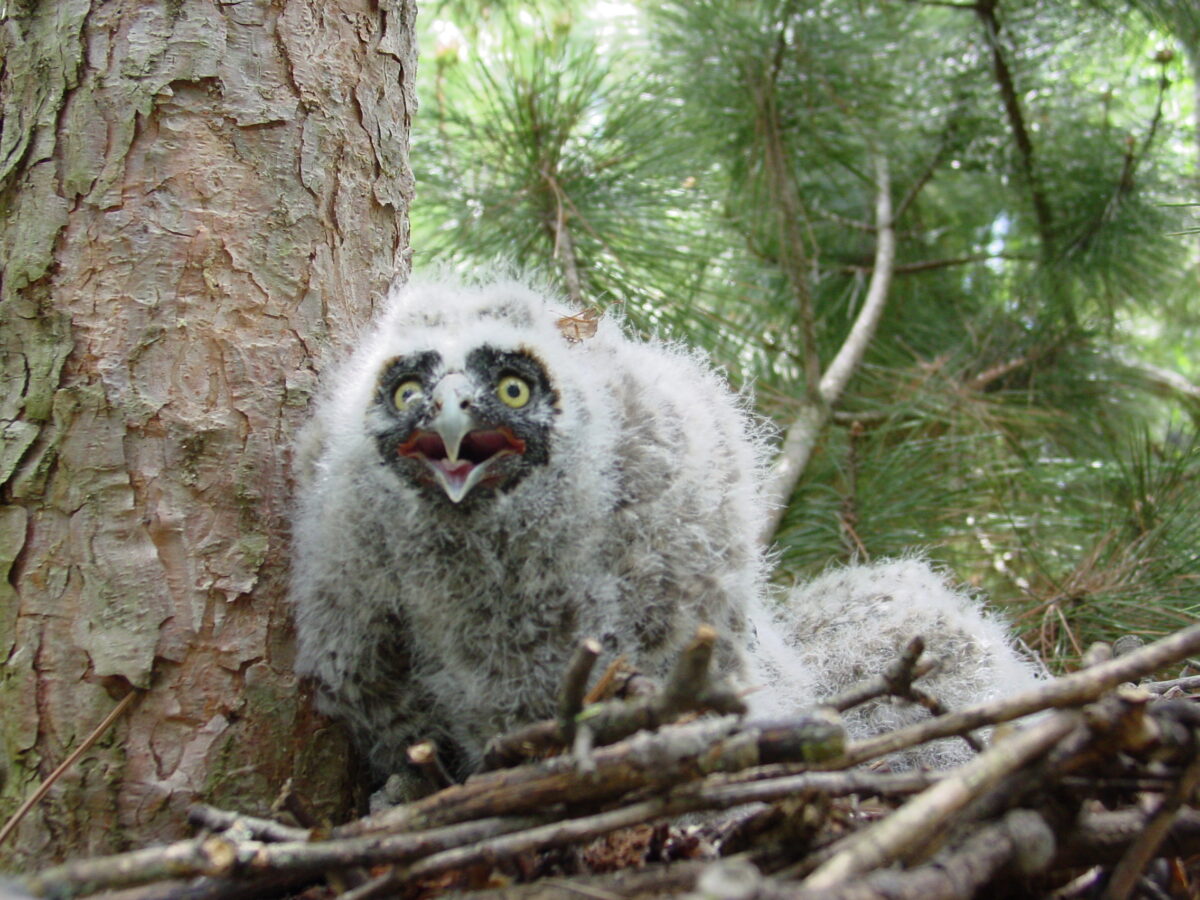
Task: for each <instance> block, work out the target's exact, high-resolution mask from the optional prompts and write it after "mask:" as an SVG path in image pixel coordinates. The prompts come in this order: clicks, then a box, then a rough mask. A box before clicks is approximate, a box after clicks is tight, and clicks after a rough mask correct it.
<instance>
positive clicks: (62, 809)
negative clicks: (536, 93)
mask: <svg viewBox="0 0 1200 900" xmlns="http://www.w3.org/2000/svg"><path fill="white" fill-rule="evenodd" d="M415 14H416V9H415V4H414V3H413V0H380V2H378V3H374V2H370V0H320V2H318V0H276V2H268V0H251V2H242V3H233V4H230V3H221V2H217V0H142V2H137V3H133V2H120V0H119V2H99V0H57V2H48V0H25V2H14V3H8V4H0V103H2V116H3V118H2V120H0V265H2V272H0V347H2V348H3V354H2V357H0V358H2V365H3V380H2V382H0V429H2V431H3V445H2V447H0V490H2V491H3V494H2V499H3V505H2V506H0V575H3V576H4V577H2V578H0V660H3V661H4V666H3V669H2V670H0V710H2V711H3V713H2V715H0V767H3V772H0V776H2V777H0V782H2V783H0V821H2V820H3V819H4V818H7V816H8V815H9V814H11V813H12V811H13V810H14V809H15V808H16V807H17V806H18V805H19V804H20V802H21V801H22V799H23V798H25V797H26V796H28V795H29V794H30V793H31V792H32V790H33V789H34V787H35V786H36V785H37V783H38V782H39V781H40V780H41V779H42V778H43V777H44V776H45V775H46V774H47V773H49V772H50V771H51V770H52V769H53V768H54V767H55V766H56V765H57V764H58V763H59V762H60V761H61V760H62V759H63V758H64V757H66V756H67V754H68V753H69V752H70V751H71V749H72V748H73V747H75V746H77V745H78V744H79V743H80V742H81V741H82V740H83V739H84V738H85V737H86V736H87V734H88V733H89V731H91V729H92V728H93V726H95V725H96V723H98V722H100V720H101V719H102V718H103V717H104V715H105V714H106V713H107V712H108V711H109V710H111V709H112V708H113V706H114V705H115V703H116V702H117V700H119V699H120V697H121V696H122V695H123V694H124V693H125V692H127V691H128V690H130V689H132V688H137V689H140V690H141V691H143V692H144V693H143V694H142V695H141V696H140V697H139V698H138V699H137V701H136V703H134V705H133V706H132V707H131V708H130V710H129V711H128V712H127V713H126V714H125V715H124V716H123V717H122V718H121V720H120V721H118V722H117V723H116V725H115V726H114V727H113V729H112V730H111V731H110V732H109V733H108V734H107V735H105V736H104V737H103V738H102V739H101V740H100V741H99V742H98V743H97V745H96V746H95V747H93V748H92V749H91V750H89V751H88V752H87V753H86V754H85V755H84V757H83V758H82V759H81V760H80V762H79V763H78V764H77V765H75V766H74V767H73V768H72V770H71V771H70V772H69V773H67V774H66V776H65V777H64V778H62V779H61V780H60V781H59V782H58V783H56V784H55V786H54V787H53V789H52V790H51V792H50V793H49V795H48V796H47V797H46V798H45V799H44V800H43V801H41V802H40V803H39V804H38V805H37V806H36V807H35V808H34V809H33V810H32V812H31V813H30V815H29V816H28V817H27V818H26V819H25V820H24V821H23V823H22V825H21V826H20V828H19V829H18V830H17V831H16V833H15V834H14V835H13V837H11V838H10V839H9V841H8V843H7V844H6V845H5V846H4V847H0V861H3V862H4V864H6V865H20V864H21V863H22V862H23V861H25V860H28V859H30V858H33V857H36V858H37V859H38V862H39V864H42V865H44V864H45V863H46V862H47V861H49V860H51V859H57V858H63V857H65V856H68V855H73V854H79V853H91V852H100V851H112V850H119V849H123V848H125V847H127V846H129V845H131V844H134V843H140V842H144V841H147V840H152V839H167V838H172V837H175V836H178V835H180V834H181V833H183V832H185V831H186V821H185V816H184V809H185V808H186V807H187V806H188V805H189V804H190V803H192V802H194V801H195V800H198V799H205V800H208V801H211V802H213V803H216V804H220V805H226V806H233V807H236V808H238V809H244V810H245V811H246V812H255V811H258V812H260V813H265V812H266V811H267V807H268V805H269V804H270V802H271V800H272V799H273V798H274V797H275V796H276V794H277V793H278V791H279V790H280V788H281V787H282V785H283V784H284V782H285V781H286V780H287V779H288V778H293V779H294V780H295V784H296V785H297V786H298V788H299V790H300V791H301V792H302V793H304V794H305V795H306V796H307V797H308V798H309V799H310V800H311V801H313V802H314V803H317V804H318V809H319V810H320V811H321V812H322V813H323V814H324V815H329V816H333V815H337V814H338V812H339V809H338V805H339V804H343V805H344V804H345V803H346V802H347V798H348V797H349V794H350V788H351V784H352V780H353V776H352V773H351V771H350V767H349V766H348V765H347V759H348V751H347V747H346V744H345V742H344V738H343V737H342V736H341V735H340V732H339V731H338V730H337V729H336V728H335V727H332V726H331V725H330V723H328V722H326V721H324V720H322V719H320V718H319V717H317V716H315V715H314V714H313V713H312V712H311V710H310V708H309V705H308V702H307V698H306V697H305V695H304V691H303V685H297V683H296V682H295V679H294V677H293V676H292V673H291V655H292V640H291V630H290V624H289V618H290V617H289V610H288V609H287V606H286V603H285V582H286V571H287V510H288V503H289V480H288V467H287V466H288V459H287V456H288V451H287V448H288V446H289V443H290V439H291V436H292V435H293V434H294V432H295V430H296V428H297V426H298V424H299V422H300V420H301V419H302V418H303V416H304V410H305V406H306V404H307V400H308V398H309V396H310V394H311V393H312V391H313V389H314V385H315V380H316V373H317V372H318V371H319V369H320V367H321V361H322V359H323V358H324V357H325V355H326V354H327V352H328V350H329V348H330V347H333V346H336V345H338V344H339V343H342V342H345V341H346V340H348V338H349V336H350V331H351V329H353V328H354V327H355V325H356V324H357V323H359V322H361V321H363V320H364V319H365V318H366V317H367V316H369V314H370V312H371V306H372V303H373V300H374V298H375V297H377V296H379V295H380V294H381V292H382V291H383V290H384V289H385V288H386V286H387V284H388V282H389V281H390V279H391V277H392V276H393V274H394V273H395V272H397V271H398V270H399V271H404V269H405V268H406V265H407V249H406V248H407V243H408V219H407V210H408V202H409V198H410V196H411V175H410V172H409V168H408V158H407V136H408V125H409V117H410V115H411V113H412V111H413V110H414V108H415V100H414V95H413V76H414V74H415V48H414V44H413V20H414V17H415Z"/></svg>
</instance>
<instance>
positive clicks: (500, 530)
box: [292, 281, 764, 774]
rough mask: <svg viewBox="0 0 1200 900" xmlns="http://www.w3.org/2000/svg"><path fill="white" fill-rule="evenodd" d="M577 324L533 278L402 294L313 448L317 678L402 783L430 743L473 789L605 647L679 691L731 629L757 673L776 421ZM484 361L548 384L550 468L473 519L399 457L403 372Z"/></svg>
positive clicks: (309, 446) (715, 381) (342, 378)
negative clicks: (765, 483)
mask: <svg viewBox="0 0 1200 900" xmlns="http://www.w3.org/2000/svg"><path fill="white" fill-rule="evenodd" d="M574 312H575V311H573V310H570V309H568V308H566V307H559V306H557V305H556V304H554V303H553V302H549V301H547V300H545V299H544V298H543V297H542V296H541V295H540V294H539V293H537V292H535V291H534V290H532V289H530V288H529V287H527V286H525V285H524V284H521V283H518V282H515V281H508V282H498V283H492V284H485V285H473V284H466V283H455V282H449V283H448V282H435V283H425V284H421V283H416V284H413V285H411V286H409V287H406V288H402V289H397V290H394V291H393V292H392V294H391V295H390V296H389V298H388V302H387V307H386V309H385V311H384V313H383V314H382V316H381V317H380V318H379V320H378V322H377V323H376V325H375V326H374V327H373V328H372V330H371V331H370V332H369V334H367V335H366V336H365V339H364V340H363V341H362V342H361V343H360V345H359V346H358V348H357V350H356V351H355V352H354V354H353V355H352V357H351V358H350V359H349V361H348V362H347V363H346V364H345V365H344V366H343V367H342V368H341V369H340V371H338V372H337V373H336V374H335V375H334V376H333V377H332V378H331V379H329V381H328V382H327V384H328V386H327V388H326V390H325V392H324V395H323V397H322V398H321V399H319V401H318V403H317V405H316V407H315V413H314V416H313V419H312V422H311V423H310V425H309V427H308V429H307V430H306V433H305V435H304V436H303V437H302V439H301V448H300V450H299V453H298V455H299V460H298V466H297V470H298V481H299V485H298V488H299V491H298V494H299V497H298V507H297V513H296V516H295V525H294V553H293V577H292V598H293V601H294V603H295V606H296V621H297V630H298V642H299V648H298V657H297V670H298V671H299V672H300V673H301V674H305V675H311V676H314V677H315V679H316V681H317V682H318V684H319V686H320V689H321V698H322V706H323V708H324V709H325V710H326V711H328V712H330V713H333V714H335V715H338V716H340V717H342V718H343V719H345V720H346V721H347V722H348V723H349V724H350V725H351V727H352V729H353V730H354V731H355V732H356V735H357V737H358V738H359V741H360V743H361V744H362V746H363V747H364V748H365V750H366V751H367V754H368V756H369V759H370V761H371V763H372V764H373V766H374V767H375V768H376V770H377V771H379V772H381V773H387V772H391V771H396V770H398V769H400V768H402V767H403V763H404V754H405V750H406V748H407V746H408V745H409V744H410V743H412V742H414V741H416V740H420V739H425V738H434V739H435V740H437V741H438V742H439V746H440V747H441V749H442V750H443V752H444V753H446V754H447V755H448V762H450V763H451V765H452V767H453V768H455V769H457V770H458V772H459V774H462V773H465V772H466V771H468V770H469V769H470V768H471V767H472V766H473V765H474V764H475V763H476V762H477V761H478V758H479V755H480V753H481V751H482V748H483V746H484V743H485V742H486V741H487V740H488V738H490V737H491V736H493V735H495V734H497V733H499V732H501V731H503V730H505V729H508V728H511V727H513V726H515V725H518V724H523V723H525V722H529V721H532V720H535V719H538V718H542V717H546V716H549V715H552V714H553V709H554V696H555V690H556V687H557V685H558V682H559V680H560V678H561V676H562V672H563V669H564V668H565V665H566V662H567V659H568V658H569V655H570V653H571V652H572V650H573V649H574V647H575V646H576V644H577V643H578V642H579V641H580V640H581V639H582V638H584V637H596V638H598V639H599V640H601V642H602V644H603V646H604V647H605V649H606V652H607V653H608V654H609V656H610V657H611V656H613V655H616V654H626V655H628V656H629V658H630V660H631V661H632V662H634V663H635V664H636V665H637V666H639V667H640V668H641V669H642V670H643V671H646V672H647V673H649V674H650V675H661V674H662V673H663V672H664V670H665V669H666V668H667V667H668V666H669V665H670V663H671V661H672V660H673V659H674V657H675V655H676V654H677V652H678V650H679V649H680V648H681V646H682V645H683V644H684V643H686V641H687V640H688V639H689V638H690V637H691V635H692V633H693V632H694V629H695V627H696V625H698V624H699V623H701V622H708V623H712V624H714V625H716V626H717V628H718V629H719V630H720V631H721V633H722V634H723V635H725V640H724V643H723V646H722V647H721V649H720V652H719V663H720V666H721V668H722V669H723V670H724V671H726V672H727V673H731V674H736V673H737V672H739V671H740V670H741V668H742V660H741V657H740V653H739V650H738V647H739V645H740V642H741V638H742V635H743V631H744V627H745V622H744V609H745V599H746V598H748V597H753V596H756V595H757V594H758V593H759V591H760V588H761V583H762V579H763V561H762V557H761V555H760V554H759V553H758V551H757V549H756V547H755V544H754V541H753V539H752V536H753V535H754V534H756V533H757V531H758V528H759V522H760V516H761V508H762V507H761V502H760V498H759V496H758V491H759V488H760V484H761V477H760V474H761V468H762V464H763V454H764V444H763V442H762V441H761V440H760V439H759V438H758V437H757V434H758V426H756V425H755V423H754V421H753V420H752V418H751V417H750V416H749V414H748V413H747V411H746V406H745V404H744V403H743V402H742V400H741V399H740V398H739V397H737V396H736V395H734V394H733V393H731V392H730V391H729V390H728V388H727V387H726V386H725V384H724V382H723V381H722V379H721V378H720V376H719V375H718V374H717V373H715V372H714V371H713V370H712V369H711V367H710V366H709V365H708V364H707V363H705V362H704V361H702V360H701V359H699V358H698V357H697V356H695V355H694V354H692V353H690V352H688V351H686V350H684V349H682V348H679V347H676V346H673V345H667V344H663V343H659V342H645V343H643V342H638V341H634V340H630V339H629V338H627V337H626V336H625V335H624V333H623V332H622V330H621V328H620V327H619V326H618V325H617V324H616V323H614V322H612V321H607V320H606V321H601V322H600V323H599V326H598V329H597V331H596V333H595V334H594V335H593V336H591V337H589V338H587V339H586V340H583V341H579V342H576V343H571V342H569V341H568V340H567V339H566V337H565V336H564V334H563V332H562V330H560V328H559V327H558V324H557V322H558V320H559V319H560V318H561V317H564V316H570V315H572V314H573V313H574ZM479 347H490V348H493V349H495V350H498V351H502V352H520V353H523V354H527V355H528V356H530V357H532V358H535V359H536V360H537V361H538V362H540V364H541V366H542V368H543V369H544V370H545V372H546V373H548V374H549V377H550V380H551V384H552V387H553V392H554V395H555V401H556V402H555V404H554V410H553V411H552V412H550V413H547V414H543V413H539V415H542V417H543V418H544V419H545V421H544V422H542V423H541V424H543V425H545V426H547V428H548V430H549V435H550V437H549V447H548V454H547V458H546V460H545V461H544V462H543V463H540V464H537V465H530V466H529V467H528V468H527V470H526V471H525V472H524V474H523V476H522V477H521V478H520V480H519V481H516V482H515V483H513V484H511V485H505V486H504V487H503V488H498V487H480V488H475V489H473V490H472V491H471V493H470V494H469V495H468V496H467V497H466V499H465V500H464V501H463V502H462V503H452V502H449V501H448V499H447V497H445V496H443V495H440V494H439V490H438V489H437V488H436V486H430V485H420V484H416V483H414V482H413V481H411V480H407V479H405V478H403V477H401V476H400V473H399V472H398V471H397V469H396V467H395V466H394V465H392V464H391V460H389V459H388V458H387V457H386V456H385V455H384V454H383V453H382V452H381V449H380V441H379V435H380V434H381V433H383V432H384V431H385V430H386V429H387V428H388V427H389V421H388V419H389V416H390V415H392V414H393V413H394V410H389V408H388V406H387V404H386V403H385V402H383V401H382V399H381V391H380V379H381V373H382V372H385V371H386V370H387V367H388V365H389V364H390V362H391V361H392V360H395V359H397V358H402V357H405V356H410V355H413V354H419V353H427V352H429V351H434V352H436V353H437V354H438V355H439V357H440V364H441V370H440V371H445V372H455V371H461V370H463V369H464V367H466V366H467V365H468V360H469V357H470V354H471V352H472V351H473V350H474V349H476V348H479Z"/></svg>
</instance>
